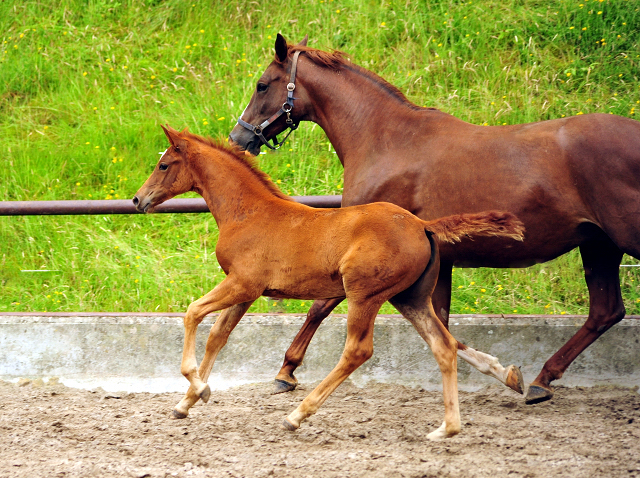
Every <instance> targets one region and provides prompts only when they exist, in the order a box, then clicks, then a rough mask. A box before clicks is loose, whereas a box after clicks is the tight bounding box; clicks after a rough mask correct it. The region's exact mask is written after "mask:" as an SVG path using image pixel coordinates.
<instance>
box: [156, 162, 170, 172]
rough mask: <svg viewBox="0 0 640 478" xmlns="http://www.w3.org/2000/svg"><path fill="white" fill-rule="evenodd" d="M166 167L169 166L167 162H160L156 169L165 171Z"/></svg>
mask: <svg viewBox="0 0 640 478" xmlns="http://www.w3.org/2000/svg"><path fill="white" fill-rule="evenodd" d="M168 167H169V165H168V164H165V163H162V164H161V165H160V166H158V169H159V170H160V171H166V170H167V168H168Z"/></svg>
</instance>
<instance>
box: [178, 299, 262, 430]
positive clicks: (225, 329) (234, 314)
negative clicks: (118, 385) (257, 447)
mask: <svg viewBox="0 0 640 478" xmlns="http://www.w3.org/2000/svg"><path fill="white" fill-rule="evenodd" d="M252 303H253V301H249V302H243V303H241V304H237V305H233V306H231V307H229V308H228V309H225V310H223V311H222V312H221V313H220V316H219V317H218V319H217V320H216V321H215V323H214V324H213V325H212V326H211V330H210V331H209V338H208V339H207V348H206V351H205V354H204V358H203V359H202V362H200V367H199V368H198V375H199V376H200V378H201V379H202V381H203V382H205V383H206V382H207V380H208V379H209V374H210V373H211V369H212V368H213V363H214V362H215V360H216V357H217V356H218V352H220V350H222V347H224V346H225V344H226V343H227V339H228V338H229V334H231V331H233V329H234V328H235V326H236V325H237V324H238V322H240V319H241V318H242V316H243V315H244V314H245V312H246V311H247V310H248V309H249V307H250V306H251V304H252ZM207 390H208V391H207V392H205V394H204V396H202V397H201V396H200V395H198V393H197V392H196V389H195V387H194V386H193V385H191V386H189V390H187V394H186V395H185V396H184V398H183V399H182V400H181V401H180V403H178V405H176V408H175V409H174V410H173V417H174V418H186V417H187V415H188V414H189V409H190V408H191V407H193V406H194V405H195V404H196V402H197V401H198V400H199V399H200V398H202V399H203V400H204V401H205V402H206V401H208V399H209V394H210V389H207Z"/></svg>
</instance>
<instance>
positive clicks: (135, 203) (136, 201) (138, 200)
mask: <svg viewBox="0 0 640 478" xmlns="http://www.w3.org/2000/svg"><path fill="white" fill-rule="evenodd" d="M139 202H140V199H138V196H134V197H133V205H134V206H137V205H138V203H139Z"/></svg>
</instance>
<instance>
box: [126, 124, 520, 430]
mask: <svg viewBox="0 0 640 478" xmlns="http://www.w3.org/2000/svg"><path fill="white" fill-rule="evenodd" d="M163 130H164V132H165V134H166V135H167V138H169V142H170V143H171V147H170V148H168V149H167V151H166V152H165V153H164V154H163V155H162V157H161V158H160V161H159V162H158V165H157V166H156V168H155V170H154V171H153V173H152V174H151V176H150V177H149V179H147V181H146V182H145V183H144V185H143V186H142V187H141V188H140V190H139V191H138V192H137V194H136V196H135V197H134V198H133V202H134V204H135V205H136V208H137V209H138V211H141V212H151V211H153V208H154V207H155V206H157V205H158V204H160V203H162V202H163V201H166V200H167V199H170V198H172V197H174V196H176V195H178V194H181V193H184V192H187V191H195V192H197V193H198V194H200V195H202V196H203V197H204V199H205V201H206V202H207V205H208V206H209V209H210V210H211V213H212V214H213V216H214V218H215V220H216V223H217V224H218V228H219V233H220V234H219V240H218V244H217V247H216V257H217V259H218V262H219V263H220V266H221V267H222V269H223V270H224V272H225V274H227V277H226V278H225V279H224V280H223V281H222V282H221V283H220V284H219V285H218V286H216V287H215V288H214V289H213V290H212V291H211V292H209V293H208V294H206V295H205V296H204V297H202V298H200V299H198V300H196V301H195V302H193V303H192V304H191V305H190V306H189V308H188V309H187V313H186V314H185V317H184V326H185V337H184V349H183V355H182V365H181V372H182V374H183V375H184V376H185V377H186V378H187V380H189V382H190V384H191V385H190V387H189V390H188V391H187V394H186V396H185V397H184V398H183V399H182V400H181V401H180V403H178V405H177V406H176V408H175V410H174V411H173V415H174V417H176V418H184V417H186V416H187V414H188V413H189V408H191V407H192V406H193V405H194V404H195V403H196V402H197V401H198V399H200V398H201V399H202V400H203V401H204V402H207V401H208V399H209V396H210V394H211V391H210V388H209V385H207V383H206V381H207V379H208V377H209V374H210V372H211V368H212V366H213V363H214V361H215V358H216V356H217V354H218V352H219V351H220V350H221V349H222V347H223V346H224V344H225V343H226V341H227V338H228V336H229V334H230V333H231V331H232V330H233V328H234V327H235V326H236V324H237V323H238V322H239V321H240V319H241V318H242V316H243V315H244V313H245V312H246V311H247V309H248V308H249V306H250V305H251V304H252V303H253V302H254V301H255V300H256V299H257V298H258V297H260V296H261V295H265V296H269V297H277V298H294V299H329V298H335V297H340V298H345V297H346V298H347V299H348V300H349V313H348V317H347V340H346V344H345V347H344V352H343V354H342V357H341V358H340V361H339V362H338V364H337V365H336V367H335V368H334V369H333V370H332V371H331V372H330V373H329V375H328V376H327V377H326V378H325V379H324V380H323V381H322V382H321V383H320V385H318V386H317V387H316V388H315V389H314V390H313V391H312V392H311V393H310V394H309V395H308V396H307V397H306V398H305V399H304V400H303V401H302V403H301V404H300V406H299V407H298V408H297V409H296V410H295V411H294V412H293V413H291V414H290V415H289V416H288V417H287V418H286V419H285V421H284V424H283V426H284V427H285V428H287V429H289V430H295V429H296V428H298V427H299V426H300V424H301V423H302V421H303V420H305V419H306V418H308V417H309V416H311V415H312V414H314V413H315V412H316V411H317V410H318V408H319V407H320V405H322V403H323V402H324V401H325V400H326V399H327V397H328V396H329V395H330V394H331V393H332V392H333V391H334V390H335V389H336V387H338V385H339V384H340V383H342V382H343V381H344V380H345V379H346V378H347V377H348V376H349V375H350V374H351V373H352V372H353V371H354V370H355V369H357V368H358V367H359V366H360V365H362V364H363V363H364V362H365V361H366V360H367V359H369V357H371V355H372V353H373V323H374V320H375V318H376V314H377V313H378V311H379V309H380V306H381V305H382V304H383V303H384V302H385V301H387V300H388V301H390V302H391V303H392V304H393V305H394V306H395V307H396V308H397V309H398V310H399V311H400V313H401V314H402V315H403V316H404V317H405V318H407V319H408V320H409V321H410V322H411V323H412V324H413V326H414V327H415V328H416V330H417V331H418V333H419V334H420V335H421V336H422V338H423V339H424V340H425V341H426V342H427V343H428V344H429V347H430V348H431V350H432V351H433V354H434V356H435V359H436V361H437V362H438V365H439V367H440V370H441V372H442V380H443V394H444V404H445V418H444V423H443V424H442V425H441V426H440V428H438V429H437V430H435V431H433V432H431V433H430V434H429V435H427V437H428V438H430V439H438V438H445V437H450V436H453V435H455V434H457V433H458V432H459V431H460V413H459V409H458V389H457V362H456V352H457V349H458V343H457V341H456V340H455V339H454V338H453V337H452V336H451V334H450V333H449V332H448V331H447V329H446V328H445V327H444V325H442V323H441V322H440V320H438V318H437V316H436V315H435V312H434V310H433V307H432V305H431V293H432V292H433V289H434V287H435V283H436V280H437V277H438V271H439V256H438V249H437V245H436V241H435V240H434V237H433V236H435V238H436V239H437V240H439V241H446V242H454V241H459V240H461V239H462V238H463V237H464V236H467V235H479V236H505V237H510V238H513V239H516V240H522V238H523V228H522V224H521V223H520V221H518V220H517V219H516V218H515V217H514V216H513V215H511V214H509V213H502V212H486V213H478V214H464V215H458V216H451V217H447V218H444V219H437V220H434V221H423V220H421V219H418V218H417V217H416V216H414V215H412V214H411V213H409V212H407V211H406V210H404V209H402V208H400V207H399V206H395V205H392V204H389V203H372V204H367V205H363V206H354V207H347V208H340V209H313V208H310V207H307V206H304V205H302V204H298V203H296V202H294V201H293V200H291V199H290V198H289V197H288V196H286V195H284V194H283V193H282V192H281V191H280V190H279V189H278V188H277V187H276V186H275V185H274V184H273V183H272V182H271V181H270V180H269V179H268V177H267V176H266V175H265V174H264V173H263V172H261V171H260V170H258V169H256V167H255V166H254V164H253V163H252V162H251V161H252V160H250V159H248V158H247V157H246V156H244V155H243V153H241V152H240V151H239V150H236V149H230V148H228V147H225V146H222V145H220V144H216V143H214V142H212V141H211V140H208V139H204V138H202V137H199V136H196V135H193V134H190V133H188V132H187V131H186V130H184V131H183V132H178V131H176V130H174V129H172V128H170V127H166V128H165V127H163ZM218 310H222V313H221V314H220V316H219V317H218V319H217V320H216V322H215V323H214V325H213V327H212V328H211V332H210V334H209V339H208V341H207V346H206V352H205V356H204V358H203V360H202V363H201V364H200V367H199V369H198V366H197V361H196V353H195V343H196V342H195V338H196V329H197V326H198V324H199V323H200V322H201V321H202V319H203V318H204V317H205V315H206V314H209V313H211V312H214V311H218Z"/></svg>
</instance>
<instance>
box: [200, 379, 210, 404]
mask: <svg viewBox="0 0 640 478" xmlns="http://www.w3.org/2000/svg"><path fill="white" fill-rule="evenodd" d="M198 396H199V397H200V399H201V400H202V401H203V402H204V403H207V402H208V401H209V397H211V388H210V387H209V384H207V386H206V387H204V388H203V389H202V391H201V392H200V393H199V394H198Z"/></svg>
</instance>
